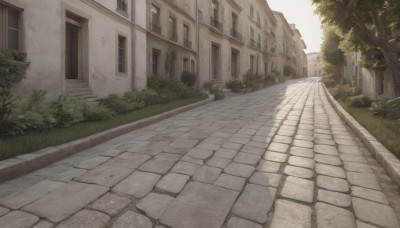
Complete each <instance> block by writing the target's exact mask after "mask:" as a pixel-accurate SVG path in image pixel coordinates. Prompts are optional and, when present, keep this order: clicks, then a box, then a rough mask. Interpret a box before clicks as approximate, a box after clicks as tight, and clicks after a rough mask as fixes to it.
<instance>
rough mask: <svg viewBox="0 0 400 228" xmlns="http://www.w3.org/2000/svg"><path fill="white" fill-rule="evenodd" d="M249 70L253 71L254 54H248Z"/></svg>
mask: <svg viewBox="0 0 400 228" xmlns="http://www.w3.org/2000/svg"><path fill="white" fill-rule="evenodd" d="M250 72H251V73H254V56H253V55H250Z"/></svg>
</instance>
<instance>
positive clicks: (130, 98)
mask: <svg viewBox="0 0 400 228" xmlns="http://www.w3.org/2000/svg"><path fill="white" fill-rule="evenodd" d="M123 99H124V100H125V101H126V102H128V103H130V104H134V105H135V109H141V108H143V107H144V100H143V97H142V96H141V95H140V93H138V92H134V91H129V92H126V93H125V94H124V96H123Z"/></svg>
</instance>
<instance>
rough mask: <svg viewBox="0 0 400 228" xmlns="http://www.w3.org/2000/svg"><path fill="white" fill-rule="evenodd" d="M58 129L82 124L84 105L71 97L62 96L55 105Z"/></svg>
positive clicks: (53, 105) (53, 106)
mask: <svg viewBox="0 0 400 228" xmlns="http://www.w3.org/2000/svg"><path fill="white" fill-rule="evenodd" d="M52 108H53V109H54V117H55V119H56V126H57V127H70V126H71V125H73V124H75V123H79V122H82V121H83V120H84V117H83V109H84V103H83V102H82V101H80V100H76V99H73V98H71V97H66V96H60V97H59V98H58V99H57V100H56V101H55V102H54V103H53V104H52Z"/></svg>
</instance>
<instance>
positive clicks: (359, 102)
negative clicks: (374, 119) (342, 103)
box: [347, 95, 372, 108]
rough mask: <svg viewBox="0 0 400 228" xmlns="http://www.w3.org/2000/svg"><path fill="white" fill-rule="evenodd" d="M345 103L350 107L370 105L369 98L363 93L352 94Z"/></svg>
mask: <svg viewBox="0 0 400 228" xmlns="http://www.w3.org/2000/svg"><path fill="white" fill-rule="evenodd" d="M347 103H348V105H349V106H350V107H357V108H364V107H369V106H371V103H372V101H371V99H370V98H369V97H368V96H365V95H359V96H353V97H349V98H348V99H347Z"/></svg>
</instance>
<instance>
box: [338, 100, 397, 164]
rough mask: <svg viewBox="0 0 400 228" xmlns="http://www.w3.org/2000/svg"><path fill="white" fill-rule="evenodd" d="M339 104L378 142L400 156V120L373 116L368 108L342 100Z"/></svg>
mask: <svg viewBox="0 0 400 228" xmlns="http://www.w3.org/2000/svg"><path fill="white" fill-rule="evenodd" d="M340 104H341V105H342V107H343V108H344V109H345V110H346V111H347V112H348V113H350V115H352V116H353V117H354V119H356V120H357V121H358V123H360V124H361V125H362V126H363V127H365V128H366V129H367V130H368V131H369V132H370V133H371V134H372V135H373V136H374V137H375V138H376V139H377V140H378V141H379V142H381V143H382V144H383V145H384V146H385V147H386V148H387V149H388V150H390V151H391V152H392V153H393V154H394V155H395V156H396V157H397V158H400V121H398V120H392V119H387V118H383V117H381V116H374V115H372V113H371V112H370V111H369V110H368V108H353V107H349V106H348V105H347V104H345V103H344V102H340Z"/></svg>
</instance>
